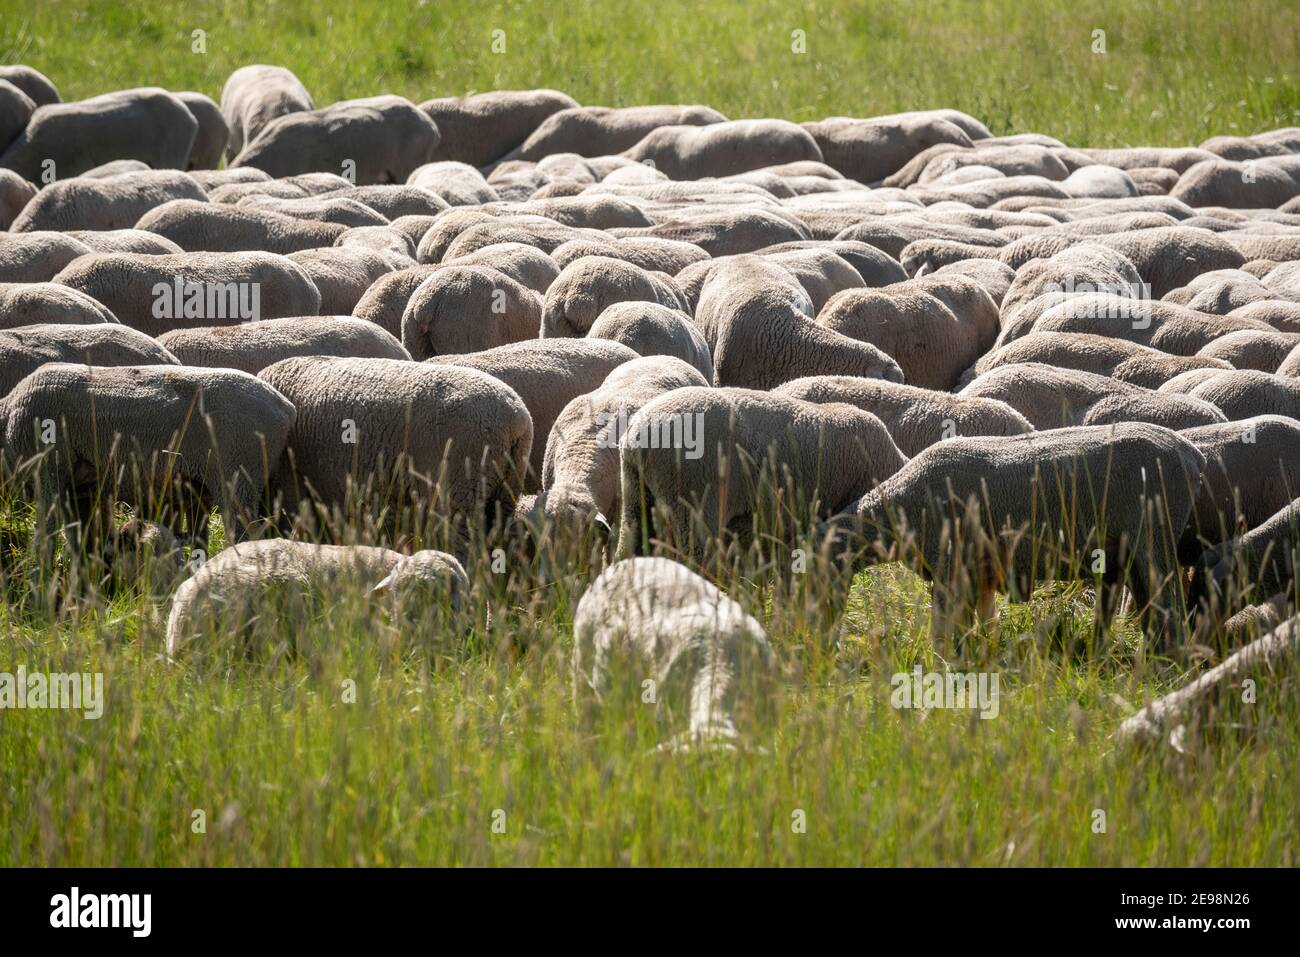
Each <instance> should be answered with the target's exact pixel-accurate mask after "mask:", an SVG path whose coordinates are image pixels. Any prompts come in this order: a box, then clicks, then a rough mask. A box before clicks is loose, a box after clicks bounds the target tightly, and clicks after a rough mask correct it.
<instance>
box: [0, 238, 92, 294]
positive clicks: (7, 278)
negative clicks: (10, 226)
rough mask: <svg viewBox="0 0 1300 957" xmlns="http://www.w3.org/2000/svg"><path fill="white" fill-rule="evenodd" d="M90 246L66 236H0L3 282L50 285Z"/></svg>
mask: <svg viewBox="0 0 1300 957" xmlns="http://www.w3.org/2000/svg"><path fill="white" fill-rule="evenodd" d="M89 254H90V247H89V246H87V245H86V244H85V243H83V242H82V241H81V240H79V239H73V238H72V237H71V236H65V235H64V234H63V233H54V232H36V233H10V232H4V233H0V283H19V282H48V281H49V280H51V279H53V278H54V276H55V275H56V274H57V273H58V272H59V270H60V269H62V268H63V267H64V266H66V265H67V264H68V263H70V262H72V261H73V260H74V259H76V258H77V257H78V256H86V255H89Z"/></svg>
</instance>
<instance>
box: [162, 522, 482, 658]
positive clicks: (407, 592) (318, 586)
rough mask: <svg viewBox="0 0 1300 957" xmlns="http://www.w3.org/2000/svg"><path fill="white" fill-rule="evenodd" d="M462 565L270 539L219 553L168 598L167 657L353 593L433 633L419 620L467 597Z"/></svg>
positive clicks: (438, 555)
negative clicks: (375, 599)
mask: <svg viewBox="0 0 1300 957" xmlns="http://www.w3.org/2000/svg"><path fill="white" fill-rule="evenodd" d="M469 587H470V586H469V578H468V576H467V575H466V574H465V569H464V567H462V565H461V563H460V562H459V561H457V560H456V558H455V557H454V556H452V555H448V554H447V553H446V552H437V551H432V550H426V551H420V552H416V553H415V554H414V555H409V556H408V555H403V554H402V553H400V552H395V551H392V550H391V549H387V548H375V547H372V546H367V545H318V544H315V543H311V542H295V541H291V540H289V539H284V538H271V539H265V540H263V541H259V542H244V543H243V544H240V545H234V546H232V547H230V548H227V549H224V550H222V551H220V552H218V553H217V554H216V555H214V556H213V557H212V558H210V559H209V560H208V561H206V562H204V563H203V565H202V567H201V568H199V570H198V571H197V572H195V573H194V575H193V576H191V577H190V578H188V579H186V580H185V581H184V582H183V583H182V584H181V586H180V587H179V588H178V589H177V590H176V594H175V596H174V597H173V598H172V605H171V612H170V614H169V615H168V616H167V655H168V657H169V658H174V657H176V656H177V655H179V654H180V653H181V652H182V651H185V650H186V649H187V648H192V647H196V646H199V645H210V644H211V643H212V642H214V641H216V640H217V637H218V636H221V640H223V641H229V640H230V638H231V636H234V637H235V638H236V639H237V640H238V641H239V642H241V643H242V642H244V641H246V640H247V638H248V637H249V632H250V631H251V630H252V628H253V624H254V622H255V621H256V620H257V619H258V618H259V617H261V616H270V620H273V621H274V620H277V619H278V620H281V621H284V620H288V621H295V620H303V618H304V617H310V618H315V617H316V615H315V614H312V615H310V616H300V615H294V614H292V610H301V609H303V608H304V606H305V607H308V608H314V610H315V611H316V612H317V613H319V612H320V611H321V610H322V606H324V605H326V603H327V596H335V597H337V596H339V595H340V593H342V594H343V595H344V596H346V595H347V594H348V591H349V589H351V590H352V591H354V592H360V591H364V592H369V593H371V594H391V595H392V596H393V598H394V600H395V604H394V611H395V612H399V614H395V615H394V621H395V623H398V624H399V628H400V630H402V631H407V630H410V631H413V632H416V633H417V634H420V633H425V634H427V633H429V632H434V633H436V630H435V627H431V626H434V624H435V623H434V622H433V621H430V620H429V619H428V618H426V617H425V616H426V615H427V614H428V613H429V611H430V610H432V609H438V608H445V609H447V610H451V611H456V610H458V609H459V608H460V607H461V606H462V605H463V604H464V602H465V601H466V600H467V599H468V597H469Z"/></svg>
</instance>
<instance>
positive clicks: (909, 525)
mask: <svg viewBox="0 0 1300 957" xmlns="http://www.w3.org/2000/svg"><path fill="white" fill-rule="evenodd" d="M1204 467H1205V458H1204V456H1203V455H1201V453H1200V452H1199V451H1198V450H1197V449H1196V447H1195V446H1194V445H1193V444H1192V443H1191V442H1189V441H1187V440H1186V439H1184V438H1183V437H1181V436H1180V435H1178V434H1177V433H1176V432H1173V431H1171V430H1169V429H1165V428H1162V427H1160V426H1157V425H1151V424H1149V423H1136V422H1133V423H1121V424H1117V425H1113V426H1104V427H1079V428H1063V429H1054V430H1051V431H1046V432H1030V433H1027V434H1025V435H1017V436H1011V437H1001V436H999V437H976V438H957V439H951V440H949V441H947V442H940V443H938V444H936V445H933V446H931V447H930V448H928V449H926V450H924V451H923V452H921V453H920V454H919V455H917V456H916V457H915V458H913V459H912V460H911V461H910V462H908V463H907V464H906V465H905V466H903V468H902V469H900V470H899V471H898V472H897V473H895V474H894V475H893V476H892V477H890V478H888V479H886V480H885V481H883V482H881V484H880V485H878V486H877V487H876V488H875V489H873V490H872V491H870V492H868V493H867V494H865V495H863V496H862V497H861V498H860V499H858V500H857V501H856V502H854V503H853V504H852V505H851V506H849V507H848V508H847V509H845V510H844V511H843V512H842V513H841V514H839V515H837V516H836V517H835V518H834V519H832V520H831V521H830V522H828V523H827V525H826V526H825V527H824V528H823V529H822V530H821V531H820V532H819V540H820V541H822V542H824V544H823V546H822V548H823V555H825V556H826V557H827V558H828V559H830V560H831V561H832V562H834V563H836V564H838V565H840V566H841V567H843V568H845V570H846V574H851V572H852V570H855V569H857V568H859V567H861V566H862V565H863V564H871V563H875V562H879V561H883V560H889V558H890V557H891V556H892V557H897V558H900V559H901V560H903V561H904V562H906V563H907V564H909V565H911V566H912V567H913V568H914V569H916V570H917V571H918V572H919V573H920V574H922V575H923V576H924V577H925V578H926V579H927V580H929V581H930V582H932V584H933V600H932V610H931V619H930V625H931V634H932V635H934V636H935V637H936V638H939V637H945V636H961V635H963V634H965V633H966V632H967V631H969V630H970V629H971V628H973V627H974V626H975V625H976V624H977V623H978V622H979V621H989V620H991V619H992V618H993V616H994V604H993V600H994V597H995V595H996V593H997V592H998V591H1004V590H1007V591H1010V592H1011V595H1012V597H1013V598H1015V599H1019V600H1025V599H1027V598H1028V597H1029V595H1030V593H1031V592H1032V590H1033V588H1034V586H1035V584H1036V583H1037V582H1040V581H1053V580H1057V581H1059V580H1073V579H1086V578H1089V577H1093V576H1096V577H1097V578H1098V579H1099V580H1100V583H1102V585H1103V590H1102V592H1101V594H1100V595H1099V597H1100V599H1101V600H1100V601H1099V603H1098V604H1099V608H1098V615H1097V621H1098V624H1099V626H1100V627H1103V628H1104V627H1107V626H1108V625H1109V623H1110V618H1111V616H1112V615H1113V614H1114V612H1115V610H1116V608H1117V607H1118V605H1119V595H1118V591H1117V588H1116V586H1118V585H1121V584H1122V585H1126V586H1127V587H1128V589H1129V590H1130V591H1131V592H1132V594H1133V597H1134V599H1135V603H1136V606H1137V608H1138V610H1139V613H1140V614H1141V616H1142V618H1143V621H1144V624H1145V626H1146V627H1147V629H1148V631H1150V630H1152V629H1153V628H1154V627H1155V626H1159V627H1160V628H1161V630H1164V631H1167V632H1169V633H1176V632H1177V630H1178V628H1179V624H1180V622H1179V609H1180V608H1181V607H1182V595H1181V588H1180V585H1179V580H1178V577H1177V562H1176V555H1175V546H1176V543H1177V541H1178V538H1179V536H1180V535H1181V534H1182V530H1183V528H1184V527H1185V526H1186V523H1187V519H1188V516H1189V515H1190V514H1191V510H1192V503H1193V490H1194V489H1195V488H1196V483H1197V482H1198V481H1199V478H1200V475H1201V472H1202V471H1203V469H1204Z"/></svg>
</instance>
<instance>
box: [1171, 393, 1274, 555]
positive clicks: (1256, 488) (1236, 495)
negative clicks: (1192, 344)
mask: <svg viewBox="0 0 1300 957" xmlns="http://www.w3.org/2000/svg"><path fill="white" fill-rule="evenodd" d="M1182 434H1183V437H1184V438H1186V439H1187V440H1188V441H1189V442H1191V443H1192V444H1193V445H1195V446H1196V447H1197V448H1198V449H1199V450H1200V451H1201V454H1202V455H1204V456H1205V459H1206V468H1205V472H1204V473H1203V474H1202V475H1201V485H1200V488H1199V489H1198V491H1197V495H1196V504H1195V506H1194V508H1193V511H1192V520H1191V522H1190V523H1189V525H1188V527H1187V530H1186V532H1185V533H1184V535H1183V547H1182V549H1181V554H1182V561H1183V564H1185V565H1190V564H1193V563H1194V562H1195V561H1196V558H1197V556H1199V555H1200V554H1201V552H1202V550H1203V549H1205V548H1207V547H1208V546H1210V545H1213V544H1215V543H1216V542H1221V541H1224V540H1225V539H1229V538H1234V537H1236V536H1238V535H1241V534H1242V533H1244V532H1248V531H1250V530H1251V529H1253V528H1256V527H1258V526H1259V525H1262V524H1263V523H1264V522H1266V521H1268V520H1269V519H1270V518H1271V517H1272V516H1273V515H1274V514H1275V513H1277V512H1278V511H1279V510H1281V509H1282V508H1284V507H1285V506H1287V505H1288V504H1290V503H1291V502H1293V501H1295V500H1296V499H1297V498H1300V422H1297V421H1296V420H1294V419H1289V418H1287V417H1285V416H1281V415H1258V416H1252V417H1251V418H1248V419H1241V420H1238V421H1235V422H1226V423H1221V424H1218V425H1204V426H1200V427H1199V428H1194V429H1185V430H1183V433H1182Z"/></svg>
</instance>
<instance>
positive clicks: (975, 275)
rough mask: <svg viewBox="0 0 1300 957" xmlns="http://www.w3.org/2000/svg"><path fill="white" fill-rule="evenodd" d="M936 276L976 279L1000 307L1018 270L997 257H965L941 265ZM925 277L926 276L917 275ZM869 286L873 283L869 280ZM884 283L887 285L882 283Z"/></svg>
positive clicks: (999, 307) (935, 272) (935, 273)
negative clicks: (959, 260) (958, 260)
mask: <svg viewBox="0 0 1300 957" xmlns="http://www.w3.org/2000/svg"><path fill="white" fill-rule="evenodd" d="M933 274H934V275H936V276H948V275H955V276H966V277H967V278H970V279H974V280H975V281H976V282H977V283H979V284H980V285H981V286H983V287H984V291H985V292H987V293H988V294H989V298H990V299H991V300H992V301H993V304H994V305H995V306H996V307H997V308H998V309H999V311H1000V310H1001V308H1002V304H1003V303H1004V302H1005V301H1006V297H1007V293H1009V292H1010V291H1011V284H1012V283H1013V282H1015V280H1016V275H1017V273H1016V271H1015V270H1014V269H1012V268H1011V267H1010V266H1008V265H1007V264H1006V263H1004V262H1001V261H999V260H997V259H984V258H977V259H964V260H962V261H961V262H956V263H949V264H948V265H946V266H940V267H939V268H938V269H936V270H935V271H934V273H933ZM917 278H924V277H917ZM867 285H868V286H870V285H873V284H872V283H870V282H868V283H867ZM882 285H887V284H885V283H882Z"/></svg>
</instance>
